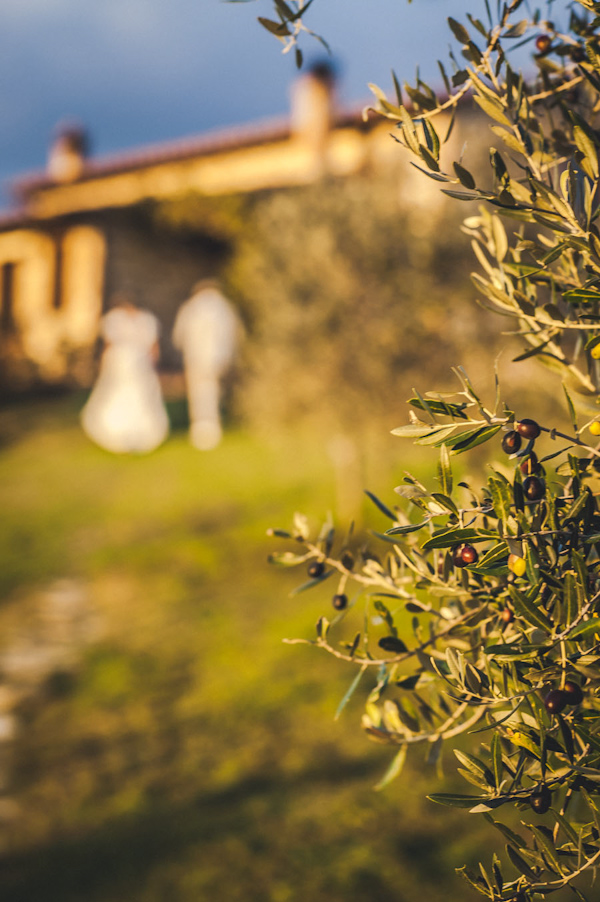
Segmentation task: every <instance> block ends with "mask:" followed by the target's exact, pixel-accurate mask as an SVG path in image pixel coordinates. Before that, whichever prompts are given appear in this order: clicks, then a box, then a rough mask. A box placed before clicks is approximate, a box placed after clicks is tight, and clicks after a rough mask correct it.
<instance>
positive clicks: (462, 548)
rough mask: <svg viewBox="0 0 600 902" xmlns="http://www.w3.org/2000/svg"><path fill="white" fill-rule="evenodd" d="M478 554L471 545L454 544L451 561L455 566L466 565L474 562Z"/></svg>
mask: <svg viewBox="0 0 600 902" xmlns="http://www.w3.org/2000/svg"><path fill="white" fill-rule="evenodd" d="M478 559H479V555H478V554H477V551H476V549H475V548H473V546H472V545H456V546H455V548H453V549H452V563H453V564H454V566H455V567H467V566H468V565H469V564H476V563H477V561H478Z"/></svg>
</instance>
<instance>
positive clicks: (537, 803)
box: [529, 783, 552, 814]
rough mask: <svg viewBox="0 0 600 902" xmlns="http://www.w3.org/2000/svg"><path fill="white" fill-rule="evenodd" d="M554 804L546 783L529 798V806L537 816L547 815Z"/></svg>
mask: <svg viewBox="0 0 600 902" xmlns="http://www.w3.org/2000/svg"><path fill="white" fill-rule="evenodd" d="M551 803H552V793H551V792H550V790H549V789H548V787H547V786H546V784H545V783H542V785H541V786H539V787H538V788H537V789H534V790H533V792H532V793H531V795H530V796H529V804H530V805H531V807H532V808H533V810H534V811H535V812H537V814H545V813H546V812H547V811H548V809H549V808H550V805H551Z"/></svg>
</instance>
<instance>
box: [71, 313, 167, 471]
mask: <svg viewBox="0 0 600 902" xmlns="http://www.w3.org/2000/svg"><path fill="white" fill-rule="evenodd" d="M158 328H159V327H158V320H157V319H156V317H155V316H153V314H152V313H149V312H148V311H146V310H138V309H137V308H135V307H115V308H114V309H113V310H111V311H110V312H109V313H107V314H106V316H105V317H104V318H103V320H102V325H101V335H102V338H103V339H104V341H105V343H106V348H105V350H104V353H103V355H102V362H101V365H100V375H99V376H98V380H97V382H96V385H95V386H94V389H93V391H92V393H91V395H90V397H89V399H88V401H87V403H86V405H85V407H84V408H83V410H82V412H81V423H82V426H83V429H84V431H85V433H86V434H87V435H88V437H89V438H91V439H92V441H94V442H96V444H97V445H100V447H102V448H105V449H106V450H107V451H113V452H115V453H117V454H126V453H136V452H137V453H143V452H148V451H152V450H153V449H154V448H156V447H157V446H158V445H160V444H161V443H162V442H163V441H164V440H165V438H166V437H167V434H168V431H169V421H168V418H167V413H166V410H165V407H164V404H163V400H162V395H161V390H160V383H159V381H158V376H157V374H156V370H155V369H154V364H153V359H152V352H153V349H154V347H155V346H156V342H157V339H158Z"/></svg>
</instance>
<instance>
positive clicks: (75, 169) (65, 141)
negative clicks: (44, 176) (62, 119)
mask: <svg viewBox="0 0 600 902" xmlns="http://www.w3.org/2000/svg"><path fill="white" fill-rule="evenodd" d="M87 156H88V136H87V133H86V131H85V129H84V128H83V127H82V126H80V125H73V124H67V125H60V126H58V128H57V129H56V132H55V137H54V140H53V141H52V144H51V145H50V152H49V154H48V166H47V172H48V175H49V176H50V178H52V179H54V180H55V181H56V182H74V181H75V180H76V179H78V178H79V176H80V175H81V173H82V171H83V167H84V165H85V160H86V158H87Z"/></svg>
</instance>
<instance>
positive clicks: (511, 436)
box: [502, 429, 522, 454]
mask: <svg viewBox="0 0 600 902" xmlns="http://www.w3.org/2000/svg"><path fill="white" fill-rule="evenodd" d="M521 444H522V439H521V436H520V435H519V433H518V432H515V430H514V429H511V431H510V432H507V433H505V435H504V437H503V439H502V450H503V451H505V452H506V453H507V454H514V453H515V452H516V451H518V450H519V448H520V447H521Z"/></svg>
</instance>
